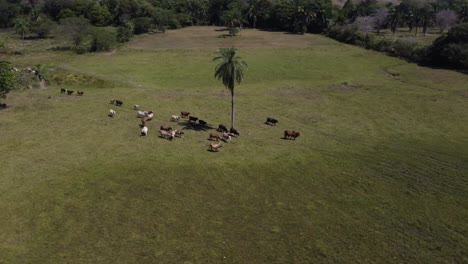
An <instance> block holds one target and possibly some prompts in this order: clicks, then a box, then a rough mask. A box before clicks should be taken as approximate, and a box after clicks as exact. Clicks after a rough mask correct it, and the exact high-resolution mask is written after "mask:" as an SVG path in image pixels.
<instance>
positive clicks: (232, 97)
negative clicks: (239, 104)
mask: <svg viewBox="0 0 468 264" xmlns="http://www.w3.org/2000/svg"><path fill="white" fill-rule="evenodd" d="M231 128H234V89H231Z"/></svg>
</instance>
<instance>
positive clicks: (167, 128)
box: [159, 126, 172, 131]
mask: <svg viewBox="0 0 468 264" xmlns="http://www.w3.org/2000/svg"><path fill="white" fill-rule="evenodd" d="M159 129H161V130H164V131H171V130H172V127H170V126H161V127H160V128H159Z"/></svg>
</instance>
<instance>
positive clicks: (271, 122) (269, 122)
mask: <svg viewBox="0 0 468 264" xmlns="http://www.w3.org/2000/svg"><path fill="white" fill-rule="evenodd" d="M277 123H278V120H276V119H274V118H272V117H267V120H266V122H265V124H267V125H270V126H276V124H277Z"/></svg>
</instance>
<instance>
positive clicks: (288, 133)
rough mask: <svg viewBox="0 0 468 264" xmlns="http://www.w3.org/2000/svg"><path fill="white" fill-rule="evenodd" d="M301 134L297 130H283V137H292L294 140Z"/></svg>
mask: <svg viewBox="0 0 468 264" xmlns="http://www.w3.org/2000/svg"><path fill="white" fill-rule="evenodd" d="M300 135H301V134H300V133H299V132H297V131H294V130H292V131H291V130H285V131H284V138H285V139H292V140H295V139H296V138H297V137H299V136H300Z"/></svg>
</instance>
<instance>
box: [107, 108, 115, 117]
mask: <svg viewBox="0 0 468 264" xmlns="http://www.w3.org/2000/svg"><path fill="white" fill-rule="evenodd" d="M115 114H116V113H115V110H114V109H111V110H109V114H108V116H110V117H114V116H115Z"/></svg>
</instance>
